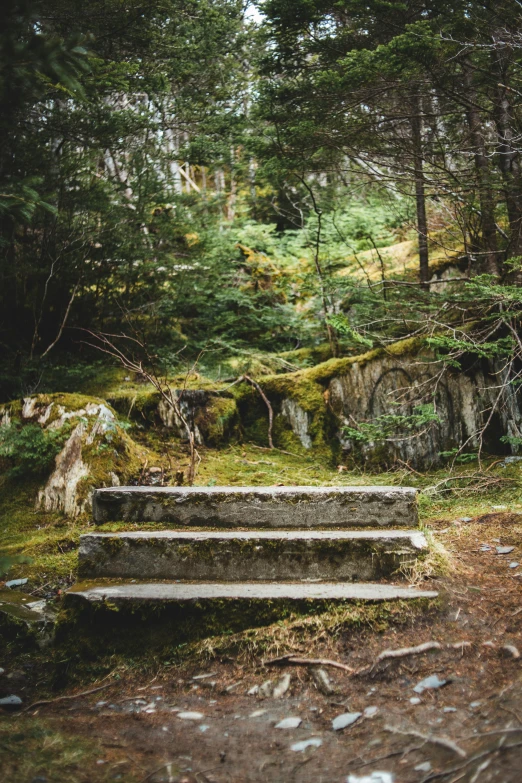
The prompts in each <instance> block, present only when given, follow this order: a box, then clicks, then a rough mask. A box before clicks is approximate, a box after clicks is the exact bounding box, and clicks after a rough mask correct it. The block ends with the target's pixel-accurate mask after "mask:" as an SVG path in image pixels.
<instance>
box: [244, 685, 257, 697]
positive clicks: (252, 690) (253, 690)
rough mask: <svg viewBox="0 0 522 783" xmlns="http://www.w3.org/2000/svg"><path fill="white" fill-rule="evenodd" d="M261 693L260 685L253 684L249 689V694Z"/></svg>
mask: <svg viewBox="0 0 522 783" xmlns="http://www.w3.org/2000/svg"><path fill="white" fill-rule="evenodd" d="M258 693H259V685H253V686H252V687H251V688H250V690H249V691H247V696H257V694H258Z"/></svg>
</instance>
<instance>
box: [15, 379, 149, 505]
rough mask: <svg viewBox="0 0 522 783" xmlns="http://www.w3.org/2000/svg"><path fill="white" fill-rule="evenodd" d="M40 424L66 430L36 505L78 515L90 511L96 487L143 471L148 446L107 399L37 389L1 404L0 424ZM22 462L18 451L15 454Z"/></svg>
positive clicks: (60, 431) (47, 428) (46, 428)
mask: <svg viewBox="0 0 522 783" xmlns="http://www.w3.org/2000/svg"><path fill="white" fill-rule="evenodd" d="M30 424H32V425H37V426H39V427H41V429H42V431H43V433H44V434H45V433H48V434H56V435H58V436H60V435H61V436H62V437H61V438H60V440H59V443H60V447H59V452H58V454H57V456H56V458H55V460H54V467H52V469H51V472H50V474H48V477H47V479H46V480H45V479H44V481H45V483H44V484H43V485H42V487H41V489H40V490H39V491H38V494H37V498H36V508H37V509H42V510H45V511H60V512H63V513H64V514H66V515H67V516H71V517H76V516H78V515H80V514H82V513H85V512H87V511H88V510H89V509H90V505H91V494H92V490H93V488H95V487H99V486H115V485H116V486H117V485H118V484H120V483H125V482H126V481H128V480H129V478H130V477H131V476H133V475H134V474H137V473H138V471H139V469H140V467H141V465H142V462H143V459H142V457H143V454H142V452H143V451H144V450H143V449H141V448H140V447H139V446H138V445H137V444H136V443H134V441H133V440H132V439H131V438H130V437H129V436H128V435H127V433H126V432H125V431H124V429H123V428H122V426H121V425H120V424H119V422H118V419H117V416H116V413H115V411H114V410H113V409H112V408H110V407H109V406H108V405H107V403H106V402H105V401H104V400H100V399H96V398H92V397H85V396H83V395H74V394H51V395H44V394H37V395H32V396H30V397H26V398H24V399H23V400H22V401H21V402H19V401H14V402H11V403H6V404H5V405H2V406H0V426H1V427H16V428H18V429H20V428H23V427H24V426H26V425H30ZM11 461H14V462H16V454H13V455H12V456H11Z"/></svg>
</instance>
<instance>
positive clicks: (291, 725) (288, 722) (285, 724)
mask: <svg viewBox="0 0 522 783" xmlns="http://www.w3.org/2000/svg"><path fill="white" fill-rule="evenodd" d="M301 723H302V720H301V718H284V719H283V720H281V721H279V723H276V726H275V728H276V729H298V728H299V726H300V725H301Z"/></svg>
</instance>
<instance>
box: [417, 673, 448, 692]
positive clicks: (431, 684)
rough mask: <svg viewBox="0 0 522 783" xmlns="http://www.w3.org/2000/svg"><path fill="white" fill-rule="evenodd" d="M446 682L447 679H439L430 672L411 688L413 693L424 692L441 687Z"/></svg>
mask: <svg viewBox="0 0 522 783" xmlns="http://www.w3.org/2000/svg"><path fill="white" fill-rule="evenodd" d="M447 682H448V681H447V680H439V677H438V675H437V674H431V675H430V676H429V677H425V678H424V680H421V681H420V682H419V683H417V685H416V686H415V688H414V689H413V690H414V691H415V693H424V691H427V690H432V689H435V688H442V686H443V685H446V683H447Z"/></svg>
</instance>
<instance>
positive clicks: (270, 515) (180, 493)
mask: <svg viewBox="0 0 522 783" xmlns="http://www.w3.org/2000/svg"><path fill="white" fill-rule="evenodd" d="M416 495H417V491H416V490H415V489H413V488H411V487H109V488H103V489H97V490H95V492H94V495H93V515H94V521H95V522H96V523H97V524H103V523H104V522H156V523H164V524H168V525H169V526H179V527H185V526H187V527H210V528H213V527H214V528H215V527H217V528H312V527H314V528H327V529H328V528H342V529H345V530H346V529H350V528H359V527H374V528H375V527H376V528H383V527H391V528H398V527H399V528H400V527H408V528H411V527H417V526H418V516H417V500H416Z"/></svg>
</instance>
